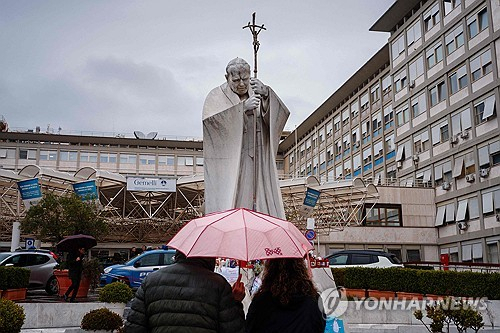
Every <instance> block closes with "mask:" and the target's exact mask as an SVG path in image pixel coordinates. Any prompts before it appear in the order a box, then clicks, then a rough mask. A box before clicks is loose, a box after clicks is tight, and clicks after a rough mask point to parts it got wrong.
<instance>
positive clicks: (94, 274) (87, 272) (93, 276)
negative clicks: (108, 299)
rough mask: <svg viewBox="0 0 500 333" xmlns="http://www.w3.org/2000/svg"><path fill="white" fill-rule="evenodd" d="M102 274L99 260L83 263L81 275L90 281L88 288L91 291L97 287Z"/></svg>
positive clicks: (93, 259) (88, 260)
mask: <svg viewBox="0 0 500 333" xmlns="http://www.w3.org/2000/svg"><path fill="white" fill-rule="evenodd" d="M103 272H104V270H103V269H102V266H101V264H100V263H99V259H97V258H92V259H86V260H84V261H83V275H84V276H85V277H87V278H88V279H90V288H92V290H94V289H96V288H97V286H99V282H100V281H99V280H100V278H101V273H103Z"/></svg>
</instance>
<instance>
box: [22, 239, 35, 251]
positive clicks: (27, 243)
mask: <svg viewBox="0 0 500 333" xmlns="http://www.w3.org/2000/svg"><path fill="white" fill-rule="evenodd" d="M32 247H35V240H34V239H33V238H26V239H25V240H24V248H25V249H29V248H32Z"/></svg>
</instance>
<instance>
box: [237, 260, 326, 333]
mask: <svg viewBox="0 0 500 333" xmlns="http://www.w3.org/2000/svg"><path fill="white" fill-rule="evenodd" d="M263 274H264V276H263V278H262V285H261V287H260V289H259V290H258V291H257V292H256V293H255V295H254V297H253V299H252V303H251V304H250V307H249V309H248V313H247V318H246V324H245V326H246V332H247V333H257V332H258V333H266V332H268V333H271V332H287V333H294V332H297V333H320V332H324V330H325V325H326V321H325V315H324V313H323V311H322V309H320V306H319V303H318V300H319V294H318V292H317V290H316V288H315V287H314V284H313V282H312V280H311V278H310V277H309V271H308V269H307V267H306V264H305V261H304V260H303V259H291V258H287V259H271V260H268V261H267V262H266V263H265V268H264V272H263Z"/></svg>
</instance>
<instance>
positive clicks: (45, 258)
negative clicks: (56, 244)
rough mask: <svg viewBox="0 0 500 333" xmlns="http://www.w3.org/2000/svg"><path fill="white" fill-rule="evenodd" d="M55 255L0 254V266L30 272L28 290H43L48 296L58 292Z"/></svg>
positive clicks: (25, 252) (31, 252) (48, 253)
mask: <svg viewBox="0 0 500 333" xmlns="http://www.w3.org/2000/svg"><path fill="white" fill-rule="evenodd" d="M54 256H55V254H53V253H52V252H50V251H45V250H25V251H15V252H1V253H0V266H13V267H23V268H27V269H29V270H30V271H31V274H30V285H29V288H30V289H45V291H46V292H47V293H48V294H49V295H54V294H56V293H57V292H58V289H59V286H58V284H57V280H56V277H55V276H54V266H56V265H57V261H56V259H55V257H54Z"/></svg>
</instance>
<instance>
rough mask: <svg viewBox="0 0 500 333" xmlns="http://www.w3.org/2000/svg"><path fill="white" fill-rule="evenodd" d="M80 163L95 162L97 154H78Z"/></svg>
mask: <svg viewBox="0 0 500 333" xmlns="http://www.w3.org/2000/svg"><path fill="white" fill-rule="evenodd" d="M80 161H81V162H97V153H93V152H89V151H82V152H80Z"/></svg>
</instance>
